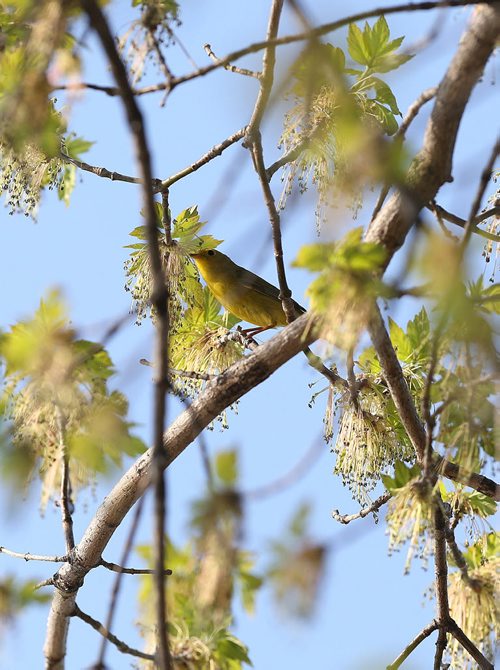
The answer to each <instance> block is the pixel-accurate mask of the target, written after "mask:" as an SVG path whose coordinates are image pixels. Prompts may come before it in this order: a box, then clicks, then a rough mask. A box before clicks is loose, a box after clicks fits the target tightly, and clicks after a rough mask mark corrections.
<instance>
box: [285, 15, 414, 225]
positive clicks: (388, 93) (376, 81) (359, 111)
mask: <svg viewBox="0 0 500 670" xmlns="http://www.w3.org/2000/svg"><path fill="white" fill-rule="evenodd" d="M403 39H404V38H403V37H398V38H397V39H394V40H391V39H390V32H389V27H388V25H387V22H386V20H385V18H384V17H383V16H381V17H380V18H379V19H378V20H377V21H376V23H375V24H374V25H373V26H372V27H370V25H369V24H368V23H365V27H364V29H363V30H361V29H360V28H359V27H358V26H356V25H355V24H351V25H350V26H349V34H348V39H347V46H348V52H349V55H350V57H351V58H352V60H353V61H354V62H355V64H360V65H362V66H363V69H362V70H360V69H356V68H353V67H350V66H348V65H347V64H346V55H345V53H344V51H343V50H342V49H341V48H340V47H338V46H333V45H331V44H322V43H312V44H309V45H308V47H307V48H306V49H305V50H304V52H303V53H302V54H301V56H300V57H299V58H298V60H297V61H296V63H295V64H294V66H293V68H292V77H293V83H292V85H291V88H290V93H291V95H292V97H293V102H294V106H293V107H292V109H291V110H290V111H289V112H288V113H287V114H286V116H285V121H284V130H283V134H282V136H281V139H280V144H281V145H282V146H283V148H284V150H285V152H286V153H289V152H294V153H296V154H297V156H296V157H295V158H294V160H293V161H292V162H291V163H289V164H288V165H287V166H286V168H285V174H284V180H285V188H284V192H283V195H282V198H281V206H284V203H285V200H286V197H287V195H288V194H289V193H290V192H291V190H292V188H293V184H294V183H295V181H297V182H298V185H299V189H300V191H301V192H303V191H305V190H306V189H307V188H308V185H309V183H310V182H312V183H313V184H314V185H315V187H316V188H317V190H318V206H317V210H316V215H317V220H318V223H320V222H321V220H322V219H323V218H325V216H326V207H328V206H329V205H331V204H334V202H335V198H336V196H337V195H338V194H339V192H342V193H344V194H345V195H347V198H348V199H350V201H351V204H352V206H353V207H354V208H357V207H358V206H359V205H360V202H361V195H360V192H361V191H362V189H363V188H364V187H365V186H367V185H368V186H373V184H374V183H375V182H377V181H379V180H386V179H387V180H389V179H391V178H392V180H394V178H395V177H397V176H398V175H399V176H401V175H402V167H403V156H402V154H401V151H400V147H398V146H396V145H391V146H389V145H387V144H384V143H383V141H382V137H383V135H393V134H394V133H395V132H396V131H397V128H398V124H397V121H396V116H398V115H400V114H401V112H400V111H399V107H398V104H397V101H396V98H395V96H394V93H393V92H392V90H391V88H390V87H389V85H388V84H387V83H386V82H384V81H383V80H382V79H381V78H380V77H377V76H375V74H376V73H386V72H390V71H391V70H395V69H397V68H398V67H400V66H401V65H402V64H403V63H405V62H407V61H408V60H409V59H410V58H412V56H410V55H407V54H397V53H396V51H397V50H398V49H399V47H400V46H401V43H402V41H403Z"/></svg>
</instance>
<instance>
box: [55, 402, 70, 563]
mask: <svg viewBox="0 0 500 670" xmlns="http://www.w3.org/2000/svg"><path fill="white" fill-rule="evenodd" d="M55 412H56V421H57V433H58V442H59V449H60V451H61V487H60V491H61V501H60V506H61V521H62V527H63V533H64V541H65V543H66V553H67V554H71V552H72V551H73V549H74V548H75V536H74V534H73V517H72V511H73V509H72V508H73V503H72V501H71V481H70V469H69V455H68V450H67V447H66V440H65V432H66V431H65V421H64V417H63V413H62V410H61V407H60V405H59V403H58V402H57V401H56V403H55Z"/></svg>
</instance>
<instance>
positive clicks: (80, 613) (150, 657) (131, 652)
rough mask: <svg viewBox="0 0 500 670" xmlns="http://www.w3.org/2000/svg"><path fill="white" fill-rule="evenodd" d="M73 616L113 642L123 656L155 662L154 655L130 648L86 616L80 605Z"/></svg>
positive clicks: (76, 607)
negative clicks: (127, 655)
mask: <svg viewBox="0 0 500 670" xmlns="http://www.w3.org/2000/svg"><path fill="white" fill-rule="evenodd" d="M71 616H75V617H77V618H78V619H81V620H82V621H84V622H85V623H86V624H88V625H89V626H91V627H92V628H93V629H94V630H96V631H97V632H98V633H100V634H101V635H102V636H103V638H104V639H105V640H109V641H110V642H112V643H113V644H114V645H115V647H116V648H117V649H118V651H121V652H122V654H129V655H130V656H135V657H136V658H143V659H145V660H146V661H154V660H155V657H154V656H153V655H152V654H145V653H144V652H143V651H140V650H139V649H134V648H133V647H131V646H129V645H128V644H127V643H126V642H123V640H120V638H118V637H116V635H113V633H112V632H111V631H110V630H108V628H106V627H105V626H103V624H102V623H101V622H100V621H97V619H94V617H91V616H90V614H86V613H85V612H83V611H82V610H81V609H80V608H79V607H78V605H76V603H75V607H74V610H73V613H72V614H71Z"/></svg>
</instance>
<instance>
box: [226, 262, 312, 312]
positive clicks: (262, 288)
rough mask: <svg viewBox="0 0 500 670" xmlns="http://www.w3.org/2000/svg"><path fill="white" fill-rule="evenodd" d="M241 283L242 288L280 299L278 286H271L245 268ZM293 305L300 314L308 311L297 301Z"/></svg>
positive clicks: (242, 269)
mask: <svg viewBox="0 0 500 670" xmlns="http://www.w3.org/2000/svg"><path fill="white" fill-rule="evenodd" d="M239 281H240V283H241V286H243V287H244V288H246V289H249V290H252V291H257V293H261V294H262V295H267V296H269V297H271V298H276V300H279V299H280V291H279V289H278V288H277V287H276V286H273V284H270V283H269V282H268V281H266V280H265V279H262V277H259V276H258V275H256V274H254V273H253V272H251V271H250V270H245V268H242V267H240V274H239ZM293 305H294V307H295V309H296V310H297V312H298V313H299V314H303V313H304V312H305V311H306V310H305V308H304V307H302V305H299V303H298V302H296V301H295V300H293Z"/></svg>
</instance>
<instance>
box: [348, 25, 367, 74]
mask: <svg viewBox="0 0 500 670" xmlns="http://www.w3.org/2000/svg"><path fill="white" fill-rule="evenodd" d="M347 47H348V50H349V55H350V56H351V58H352V59H353V60H354V61H356V63H360V64H361V65H368V63H369V60H370V55H369V52H368V50H367V49H366V44H365V40H364V39H363V33H362V32H361V30H360V29H359V28H358V26H357V25H356V24H355V23H350V24H349V32H348V35H347Z"/></svg>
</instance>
